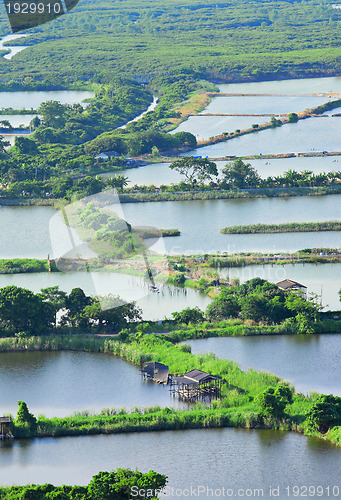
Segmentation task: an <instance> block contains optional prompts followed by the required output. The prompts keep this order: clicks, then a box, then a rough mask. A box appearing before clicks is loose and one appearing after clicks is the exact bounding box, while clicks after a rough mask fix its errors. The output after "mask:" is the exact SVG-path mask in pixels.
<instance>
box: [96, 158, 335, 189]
mask: <svg viewBox="0 0 341 500" xmlns="http://www.w3.org/2000/svg"><path fill="white" fill-rule="evenodd" d="M244 162H245V163H250V164H251V165H252V167H253V168H254V169H255V170H257V172H258V174H259V175H260V176H261V177H263V178H266V177H268V176H269V175H281V174H284V172H287V171H288V170H297V171H298V172H302V171H303V170H309V171H311V172H313V173H314V174H319V173H321V172H332V171H338V170H341V157H338V156H320V157H311V158H309V157H297V156H295V157H293V158H274V159H271V160H261V159H260V160H244ZM215 163H216V165H217V167H218V170H219V171H220V172H221V170H222V169H223V168H224V167H225V166H226V165H227V164H228V163H231V162H228V161H217V162H215ZM169 165H170V163H150V164H149V165H146V166H144V167H139V168H132V169H129V170H119V171H115V172H107V173H105V174H102V177H104V178H107V177H113V176H114V175H116V174H122V175H124V176H125V177H128V180H129V182H130V184H129V186H130V187H132V186H134V185H135V184H137V185H140V186H141V185H142V186H149V185H151V184H154V185H155V186H160V185H161V184H167V185H169V184H172V183H174V184H175V183H178V182H180V181H181V180H182V179H183V177H182V176H181V175H180V174H179V173H178V172H177V171H176V170H171V169H170V168H169ZM220 177H221V174H220Z"/></svg>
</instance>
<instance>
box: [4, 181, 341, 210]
mask: <svg viewBox="0 0 341 500" xmlns="http://www.w3.org/2000/svg"><path fill="white" fill-rule="evenodd" d="M118 194H119V199H120V202H121V203H150V202H159V201H195V200H232V199H240V198H243V199H252V198H291V197H298V196H328V195H335V194H341V185H340V186H315V187H290V188H253V189H239V190H229V191H222V190H216V191H215V190H210V191H176V192H173V191H168V192H167V191H164V192H161V193H158V192H149V193H125V192H123V193H118ZM70 203H72V202H70V201H69V200H66V199H65V198H6V197H0V208H1V207H2V206H6V207H32V206H40V207H43V206H46V207H52V208H54V209H56V210H59V209H61V208H63V207H64V206H66V205H68V204H70Z"/></svg>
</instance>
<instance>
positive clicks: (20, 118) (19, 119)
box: [0, 115, 37, 128]
mask: <svg viewBox="0 0 341 500" xmlns="http://www.w3.org/2000/svg"><path fill="white" fill-rule="evenodd" d="M35 116H37V115H0V121H2V120H7V121H9V122H10V124H11V125H12V127H14V128H16V127H19V126H20V125H25V127H26V126H27V125H29V123H30V121H31V120H33V118H34V117H35Z"/></svg>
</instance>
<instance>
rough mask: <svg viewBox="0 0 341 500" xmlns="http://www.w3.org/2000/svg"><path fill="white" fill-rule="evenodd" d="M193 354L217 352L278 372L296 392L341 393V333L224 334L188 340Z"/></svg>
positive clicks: (248, 365) (247, 365)
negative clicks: (217, 336) (225, 335)
mask: <svg viewBox="0 0 341 500" xmlns="http://www.w3.org/2000/svg"><path fill="white" fill-rule="evenodd" d="M186 344H190V345H191V347H192V353H193V354H199V353H200V354H202V353H208V352H213V353H214V354H216V356H218V357H219V358H228V359H232V360H234V361H238V363H239V364H240V367H241V368H242V369H243V370H247V369H248V368H253V369H255V370H265V371H268V372H270V373H274V374H276V375H278V376H280V377H283V378H284V379H286V380H288V381H289V382H291V383H292V384H294V386H295V389H296V391H298V392H303V393H308V392H315V391H316V392H321V393H323V394H331V393H332V394H334V395H336V396H341V383H340V380H341V365H340V356H341V335H338V334H335V335H332V334H323V335H278V336H276V335H271V336H268V335H264V336H257V337H220V338H210V339H199V340H191V341H189V342H186Z"/></svg>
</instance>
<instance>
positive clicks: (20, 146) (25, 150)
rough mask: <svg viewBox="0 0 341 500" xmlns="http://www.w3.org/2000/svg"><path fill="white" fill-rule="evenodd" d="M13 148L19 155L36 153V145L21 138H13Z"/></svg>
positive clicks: (25, 138)
mask: <svg viewBox="0 0 341 500" xmlns="http://www.w3.org/2000/svg"><path fill="white" fill-rule="evenodd" d="M14 147H15V149H16V150H17V151H18V153H19V154H21V155H35V154H36V153H37V151H38V148H37V144H36V143H35V142H34V141H31V140H30V139H27V137H23V136H16V137H15V138H14Z"/></svg>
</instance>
